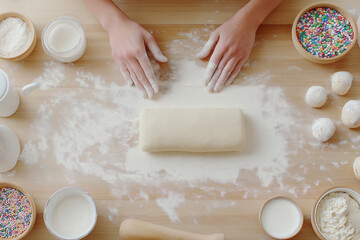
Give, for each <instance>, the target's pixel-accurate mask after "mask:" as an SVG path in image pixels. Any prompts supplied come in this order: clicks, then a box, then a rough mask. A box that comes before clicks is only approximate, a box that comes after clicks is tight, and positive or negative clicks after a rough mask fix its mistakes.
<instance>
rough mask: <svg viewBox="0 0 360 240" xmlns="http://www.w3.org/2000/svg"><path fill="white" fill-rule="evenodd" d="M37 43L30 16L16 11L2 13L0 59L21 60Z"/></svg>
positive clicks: (0, 17)
mask: <svg viewBox="0 0 360 240" xmlns="http://www.w3.org/2000/svg"><path fill="white" fill-rule="evenodd" d="M35 45H36V31H35V28H34V25H33V23H32V22H31V20H30V19H29V18H28V17H25V16H24V15H22V14H19V13H15V12H8V13H4V14H1V15H0V59H4V60H10V61H20V60H23V59H24V58H26V57H27V56H29V55H30V54H31V53H32V51H33V50H34V48H35Z"/></svg>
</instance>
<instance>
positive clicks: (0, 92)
mask: <svg viewBox="0 0 360 240" xmlns="http://www.w3.org/2000/svg"><path fill="white" fill-rule="evenodd" d="M8 81H9V80H8V77H7V75H6V73H5V72H4V71H2V70H1V69H0V100H2V98H3V97H4V96H5V95H6V93H7V91H8V88H9V86H8Z"/></svg>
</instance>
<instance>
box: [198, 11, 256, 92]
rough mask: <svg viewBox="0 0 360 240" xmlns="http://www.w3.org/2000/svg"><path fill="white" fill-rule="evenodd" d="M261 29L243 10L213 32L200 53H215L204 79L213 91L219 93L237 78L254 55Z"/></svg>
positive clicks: (201, 54) (207, 54)
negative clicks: (255, 43)
mask: <svg viewBox="0 0 360 240" xmlns="http://www.w3.org/2000/svg"><path fill="white" fill-rule="evenodd" d="M257 28H258V25H256V24H253V23H252V22H251V21H249V19H248V18H247V17H245V16H244V15H242V14H241V13H240V14H239V15H235V16H234V17H233V18H231V19H230V20H229V21H227V22H225V23H224V24H223V25H221V26H220V27H219V28H217V29H216V30H215V31H214V32H213V33H212V34H211V35H210V38H209V40H208V41H207V43H206V44H205V45H204V47H203V49H202V50H201V52H200V53H198V54H197V55H196V56H197V57H198V58H205V57H207V56H209V55H210V53H211V52H212V53H211V57H210V60H209V63H208V66H207V68H206V72H205V78H204V84H205V86H207V90H208V91H209V92H219V91H221V90H222V89H223V87H224V86H228V85H230V84H231V83H232V82H233V81H234V79H235V78H236V76H237V75H238V74H239V72H240V70H241V68H242V66H243V65H244V63H245V62H246V60H247V59H248V57H249V55H250V52H251V49H252V47H253V45H254V42H255V33H256V30H257Z"/></svg>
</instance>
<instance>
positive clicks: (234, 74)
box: [225, 58, 246, 86]
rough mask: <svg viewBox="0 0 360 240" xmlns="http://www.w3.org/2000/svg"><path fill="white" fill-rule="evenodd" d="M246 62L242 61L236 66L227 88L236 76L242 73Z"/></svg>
mask: <svg viewBox="0 0 360 240" xmlns="http://www.w3.org/2000/svg"><path fill="white" fill-rule="evenodd" d="M245 61H246V58H245V59H241V60H240V61H239V62H238V63H237V64H236V66H235V68H234V70H233V71H232V73H231V74H230V77H229V79H228V80H227V81H226V83H225V86H229V85H230V84H231V83H232V82H233V81H234V80H235V78H236V76H237V75H238V74H239V73H240V71H241V68H242V66H243V65H244V63H245Z"/></svg>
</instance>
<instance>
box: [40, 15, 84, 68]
mask: <svg viewBox="0 0 360 240" xmlns="http://www.w3.org/2000/svg"><path fill="white" fill-rule="evenodd" d="M41 43H42V46H43V49H44V51H45V52H46V54H47V55H49V56H51V57H53V58H54V59H56V60H57V61H59V62H65V63H69V62H75V61H76V60H78V59H80V58H81V57H82V55H83V54H84V52H85V49H86V36H85V32H84V29H83V27H82V26H81V23H80V21H79V20H78V19H77V18H75V17H73V16H69V15H67V16H62V17H59V18H56V19H54V20H52V21H51V22H50V23H49V24H48V25H46V26H45V28H44V30H43V32H42V37H41Z"/></svg>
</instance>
